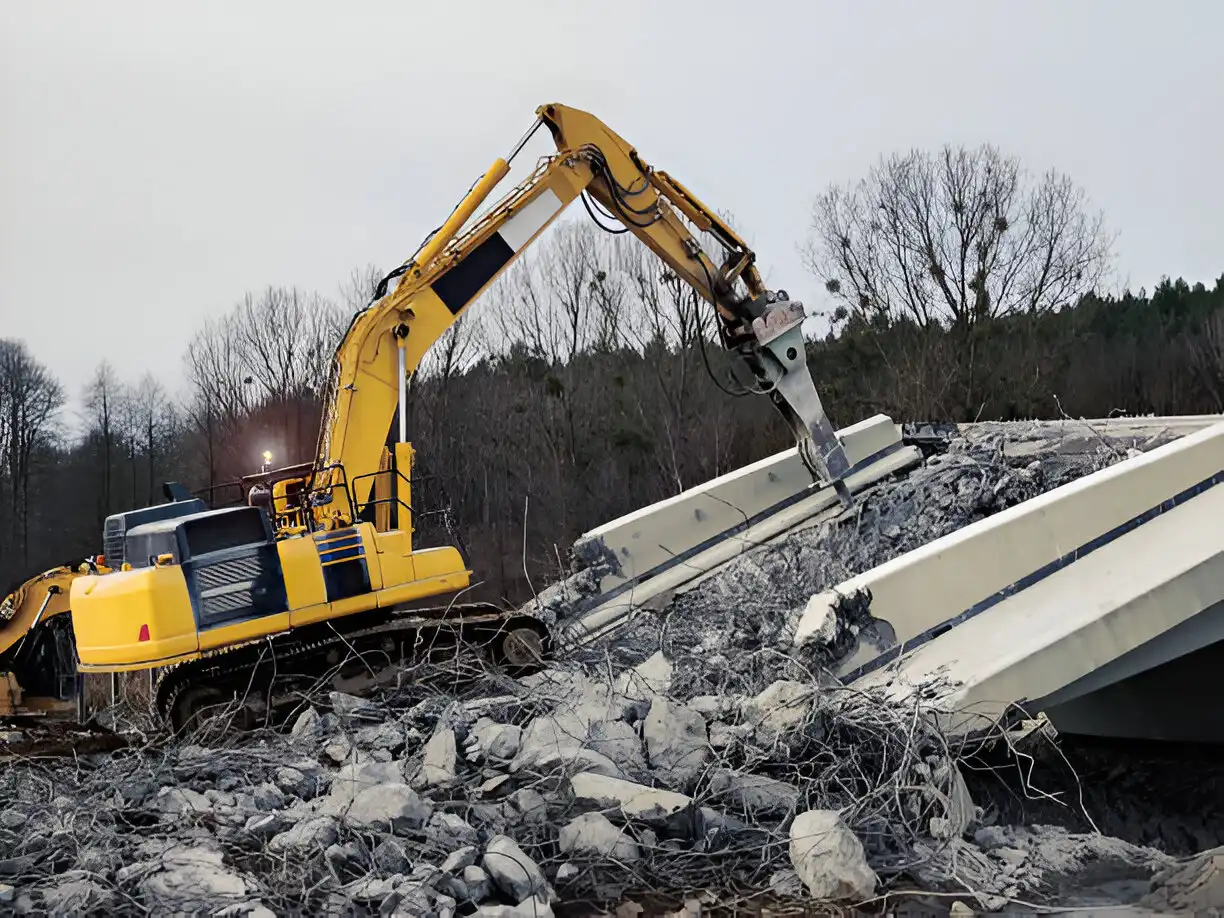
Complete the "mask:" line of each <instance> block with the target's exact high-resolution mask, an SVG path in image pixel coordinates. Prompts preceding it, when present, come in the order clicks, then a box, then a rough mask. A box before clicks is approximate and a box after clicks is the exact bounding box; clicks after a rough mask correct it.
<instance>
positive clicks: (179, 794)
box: [157, 787, 212, 816]
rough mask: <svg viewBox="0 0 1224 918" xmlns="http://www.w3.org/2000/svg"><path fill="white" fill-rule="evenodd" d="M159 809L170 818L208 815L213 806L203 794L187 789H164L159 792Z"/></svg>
mask: <svg viewBox="0 0 1224 918" xmlns="http://www.w3.org/2000/svg"><path fill="white" fill-rule="evenodd" d="M157 808H158V809H159V810H160V811H161V812H163V813H166V814H168V815H170V816H190V815H191V814H193V813H208V812H211V811H212V804H211V803H210V802H209V801H208V798H207V797H205V796H204V795H203V794H199V793H196V792H195V791H193V790H189V789H188V788H185V787H163V788H162V789H161V790H159V791H158V792H157Z"/></svg>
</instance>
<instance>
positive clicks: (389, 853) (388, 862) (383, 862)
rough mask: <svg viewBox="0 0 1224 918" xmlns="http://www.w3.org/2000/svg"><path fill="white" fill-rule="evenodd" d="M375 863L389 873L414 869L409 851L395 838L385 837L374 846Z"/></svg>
mask: <svg viewBox="0 0 1224 918" xmlns="http://www.w3.org/2000/svg"><path fill="white" fill-rule="evenodd" d="M374 865H375V866H376V867H378V869H379V870H381V871H382V872H383V873H385V874H388V875H392V874H397V873H407V872H408V871H409V870H411V869H412V863H411V862H410V861H409V860H408V852H406V851H405V850H404V846H403V845H401V844H400V843H399V842H398V841H396V840H395V839H393V838H384V839H383V840H382V841H380V842H379V843H378V845H377V846H376V847H375V848H374Z"/></svg>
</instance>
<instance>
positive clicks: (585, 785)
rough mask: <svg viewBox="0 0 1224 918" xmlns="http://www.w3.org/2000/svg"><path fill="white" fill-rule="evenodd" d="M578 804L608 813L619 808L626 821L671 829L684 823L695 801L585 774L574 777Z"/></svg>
mask: <svg viewBox="0 0 1224 918" xmlns="http://www.w3.org/2000/svg"><path fill="white" fill-rule="evenodd" d="M570 790H571V792H572V794H573V797H574V802H575V803H576V804H578V805H580V806H583V805H585V806H590V807H598V808H599V809H601V810H606V809H609V808H611V807H616V808H618V809H619V810H620V812H621V815H622V816H623V817H624V818H625V819H629V820H634V821H637V822H643V823H645V824H647V825H650V826H653V827H657V828H667V827H668V826H669V825H672V824H673V823H675V822H677V821H679V820H682V819H683V818H684V814H685V813H686V811H687V810H688V809H689V808H690V807H691V806H692V805H693V798H692V797H687V796H685V795H684V794H677V793H675V792H674V791H669V790H661V789H658V788H653V787H646V786H645V785H642V784H634V783H633V782H632V781H622V780H620V779H619V778H609V777H607V776H605V775H599V774H595V773H593V772H583V773H581V774H576V775H574V776H573V777H572V778H570Z"/></svg>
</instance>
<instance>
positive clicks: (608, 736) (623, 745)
mask: <svg viewBox="0 0 1224 918" xmlns="http://www.w3.org/2000/svg"><path fill="white" fill-rule="evenodd" d="M587 746H588V748H590V749H591V750H593V751H595V752H597V753H599V754H600V755H603V756H607V758H609V759H610V760H611V761H612V762H613V763H615V764H616V766H617V768H620V769H621V770H623V771H634V770H640V769H644V768H645V767H646V756H645V754H644V753H643V752H642V740H641V738H640V737H639V736H638V735H637V731H636V730H634V729H633V726H632V725H631V724H627V723H625V722H624V721H623V720H601V721H599V722H598V723H594V724H591V729H590V731H589V733H588V739H587Z"/></svg>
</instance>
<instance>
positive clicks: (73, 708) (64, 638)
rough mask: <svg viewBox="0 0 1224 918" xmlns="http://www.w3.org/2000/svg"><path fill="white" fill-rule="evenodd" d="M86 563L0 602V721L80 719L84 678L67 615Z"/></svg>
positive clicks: (55, 571)
mask: <svg viewBox="0 0 1224 918" xmlns="http://www.w3.org/2000/svg"><path fill="white" fill-rule="evenodd" d="M101 570H104V568H101V569H100V568H98V567H97V565H96V564H94V563H93V562H92V561H88V560H82V561H79V562H77V563H75V564H71V565H63V566H61V567H56V568H52V569H51V570H49V571H43V572H42V573H41V574H37V575H35V576H33V577H31V578H29V579H28V580H26V581H25V582H24V583H19V584H17V585H16V586H15V587H13V589H11V590H10V591H9V592H8V593H6V594H5V595H4V596H3V597H0V717H38V718H48V719H52V720H68V719H80V718H81V716H82V714H83V712H82V711H81V709H80V707H79V704H80V701H81V700H82V699H81V691H80V690H81V684H80V673H79V672H78V669H77V659H76V646H75V642H74V640H73V633H72V616H71V615H69V614H68V613H69V611H70V609H69V607H68V596H69V591H70V589H71V586H72V581H73V580H75V579H76V578H77V577H78V576H81V575H82V574H83V573H99V572H100V571H101Z"/></svg>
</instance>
